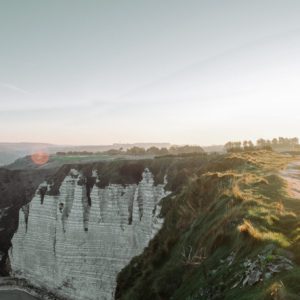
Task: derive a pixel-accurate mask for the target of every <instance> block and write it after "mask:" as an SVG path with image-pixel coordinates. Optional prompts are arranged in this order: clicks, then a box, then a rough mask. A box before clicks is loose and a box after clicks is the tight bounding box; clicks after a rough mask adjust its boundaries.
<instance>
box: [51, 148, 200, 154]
mask: <svg viewBox="0 0 300 300" xmlns="http://www.w3.org/2000/svg"><path fill="white" fill-rule="evenodd" d="M192 153H205V152H204V150H203V149H202V148H201V147H200V146H190V145H185V146H171V147H170V148H158V147H154V146H153V147H150V148H147V149H145V148H142V147H137V146H134V147H132V148H128V149H123V148H120V149H110V150H107V151H102V152H100V151H97V152H89V151H68V152H63V151H59V152H56V155H58V156H71V155H72V156H77V155H78V156H87V155H100V154H107V155H124V154H125V155H180V154H192Z"/></svg>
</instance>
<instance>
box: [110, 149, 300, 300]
mask: <svg viewBox="0 0 300 300" xmlns="http://www.w3.org/2000/svg"><path fill="white" fill-rule="evenodd" d="M290 161H291V157H288V156H284V155H281V154H278V153H275V152H268V151H255V152H247V153H236V154H229V155H226V156H219V157H216V158H215V159H213V160H211V161H209V162H207V164H206V165H204V166H201V167H200V168H199V169H197V170H195V172H193V173H189V179H188V180H187V181H186V182H185V183H184V184H183V185H182V188H181V189H179V190H177V193H176V195H174V194H173V195H171V196H169V197H168V198H166V199H164V200H163V201H162V206H163V208H162V214H163V215H164V218H165V223H164V226H163V228H162V230H161V231H160V232H159V233H158V235H157V236H156V237H155V238H154V239H153V240H152V241H151V242H150V244H149V246H148V247H147V248H146V249H145V251H144V253H143V254H142V255H140V256H138V257H136V258H134V259H133V260H132V262H131V263H130V264H129V265H128V266H127V267H126V268H124V269H123V270H122V272H121V273H120V274H119V276H118V280H117V282H118V287H117V294H116V299H124V300H135V299H143V300H147V299H149V300H150V299H151V300H155V299H174V300H184V299H186V300H192V299H205V300H207V299H300V267H299V263H300V259H299V258H300V230H299V224H300V213H299V212H300V200H299V201H297V200H295V199H292V198H290V197H289V196H288V194H287V192H286V186H285V183H284V180H283V179H282V178H281V177H280V176H279V171H280V170H282V169H284V168H285V167H286V166H287V164H288V163H289V162H290ZM266 249H267V250H266ZM268 249H271V250H268ZM266 251H269V252H266ZM231 253H235V259H234V261H233V263H232V264H231V265H230V266H228V265H227V264H226V263H220V262H221V261H226V259H228V257H230V255H231ZM262 253H263V255H265V256H266V259H267V261H268V260H270V261H271V260H272V258H273V257H276V255H281V256H286V257H289V258H291V259H292V261H293V264H294V268H293V270H290V271H282V272H280V273H279V274H277V275H274V276H272V277H271V278H269V279H264V280H262V281H261V282H259V283H257V284H255V285H253V286H245V287H243V285H241V284H239V285H238V286H237V287H235V288H233V286H234V285H235V283H236V282H237V281H238V279H239V278H240V277H241V276H242V275H243V272H244V267H243V263H244V262H245V261H246V259H250V260H255V259H257V257H258V255H262ZM189 254H190V255H189ZM262 268H263V266H262Z"/></svg>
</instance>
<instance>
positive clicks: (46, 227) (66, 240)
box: [10, 169, 167, 300]
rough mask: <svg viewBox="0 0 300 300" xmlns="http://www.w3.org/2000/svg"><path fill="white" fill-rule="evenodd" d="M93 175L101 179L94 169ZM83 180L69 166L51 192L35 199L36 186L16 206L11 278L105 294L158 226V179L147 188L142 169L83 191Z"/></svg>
mask: <svg viewBox="0 0 300 300" xmlns="http://www.w3.org/2000/svg"><path fill="white" fill-rule="evenodd" d="M93 177H95V181H99V180H100V181H101V178H98V179H96V177H97V174H96V172H93ZM84 180H85V178H84V177H83V176H82V175H81V174H79V173H78V172H77V171H76V170H71V172H70V174H69V175H68V176H67V177H66V178H65V179H64V181H63V183H62V185H61V187H60V193H59V195H58V196H51V195H49V194H48V193H44V189H43V195H44V196H43V201H41V193H40V188H41V187H44V185H41V186H40V188H39V189H38V190H37V192H36V194H35V196H34V198H33V199H32V201H31V203H30V205H29V208H24V209H22V210H20V213H19V214H20V216H19V228H18V231H17V232H16V234H15V235H14V238H13V240H12V244H13V247H12V248H11V251H10V260H11V266H12V270H13V274H14V275H15V276H18V277H20V278H26V279H27V280H29V281H30V282H31V283H32V284H34V285H36V286H38V287H44V288H46V289H48V290H50V291H51V292H53V293H56V294H57V295H58V296H64V297H68V298H69V299H76V300H81V299H85V300H88V299H93V300H96V299H101V300H103V299H107V300H108V299H113V295H114V290H115V287H116V276H117V274H118V273H119V271H120V270H121V269H122V268H123V267H124V266H125V265H126V264H127V263H128V262H129V261H130V259H131V258H132V257H133V256H136V255H138V254H140V253H141V252H142V251H143V249H144V248H145V247H146V246H147V245H148V242H149V240H150V239H151V238H152V237H153V236H154V235H155V234H156V233H157V231H158V230H159V229H160V228H161V226H162V221H163V220H162V219H160V218H159V213H160V206H159V205H158V203H159V201H160V200H161V199H162V198H163V197H165V196H166V195H167V192H165V184H166V182H165V183H164V184H159V185H156V186H155V185H154V179H153V175H152V174H151V172H150V171H149V170H148V169H145V171H144V173H143V178H142V180H141V182H140V183H138V184H129V185H125V186H123V185H119V184H111V185H108V186H106V187H105V188H100V187H98V185H94V186H93V187H92V188H91V190H89V191H88V192H87V185H86V184H82V182H84ZM48 189H49V186H48ZM27 212H28V213H29V214H27Z"/></svg>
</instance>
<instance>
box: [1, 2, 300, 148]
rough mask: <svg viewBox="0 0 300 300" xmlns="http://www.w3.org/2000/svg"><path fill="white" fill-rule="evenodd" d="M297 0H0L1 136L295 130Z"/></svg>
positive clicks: (107, 137)
mask: <svg viewBox="0 0 300 300" xmlns="http://www.w3.org/2000/svg"><path fill="white" fill-rule="evenodd" d="M299 15H300V2H299V1H298V0H295V1H291V0H281V1H278V0H251V1H244V0H236V1H232V0H226V1H225V0H207V1H202V0H182V1H179V0H151V1H149V0H148V1H146V0H126V1H124V0H122V1H121V0H119V1H118V0H115V1H111V0H106V1H101V0H88V1H86V0H51V1H44V0H26V1H24V0H1V1H0V41H1V47H0V142H46V143H54V144H73V145H75V144H76V145H77V144H78V145H83V144H89V145H91V144H94V145H95V144H111V143H134V142H170V143H173V144H200V145H211V144H222V143H225V142H227V141H228V140H244V139H253V140H256V139H258V138H260V137H263V138H272V137H277V136H285V137H294V136H299V135H300V134H299V129H300V112H299V110H300V84H299V83H300V18H299Z"/></svg>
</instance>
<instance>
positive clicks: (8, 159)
mask: <svg viewBox="0 0 300 300" xmlns="http://www.w3.org/2000/svg"><path fill="white" fill-rule="evenodd" d="M135 146H136V147H143V148H150V147H158V148H169V147H170V146H171V144H170V143H133V144H112V145H83V146H76V145H74V146H66V145H53V144H47V143H0V166H5V165H9V164H11V163H13V162H14V161H15V160H17V159H19V158H22V157H24V156H28V155H30V154H32V153H34V152H36V151H38V150H43V151H47V152H48V153H50V154H54V153H56V152H58V151H65V152H69V151H88V152H103V151H107V150H110V149H120V148H122V149H124V150H126V149H128V148H132V147H135Z"/></svg>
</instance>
